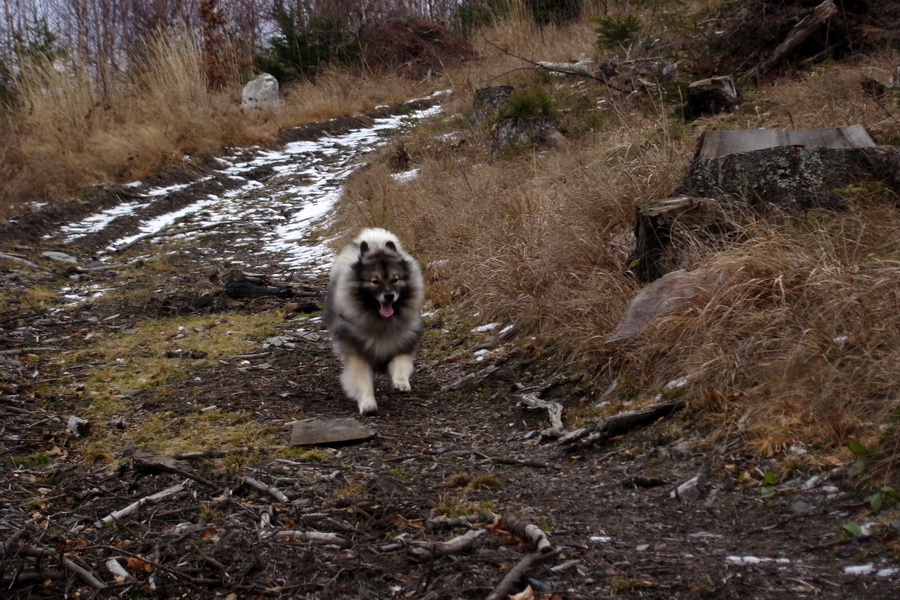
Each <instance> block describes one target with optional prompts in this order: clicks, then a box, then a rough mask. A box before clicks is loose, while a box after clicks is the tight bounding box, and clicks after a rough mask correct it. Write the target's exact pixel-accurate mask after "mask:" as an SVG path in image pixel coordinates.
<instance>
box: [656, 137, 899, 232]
mask: <svg viewBox="0 0 900 600" xmlns="http://www.w3.org/2000/svg"><path fill="white" fill-rule="evenodd" d="M756 135H757V134H750V136H749V138H750V139H755V138H756ZM741 137H744V136H741ZM789 137H791V136H789ZM819 140H821V138H817V140H816V141H819ZM749 143H750V142H747V141H746V140H742V142H741V143H740V144H741V145H744V144H749ZM705 145H706V142H705V141H703V140H701V150H700V152H699V153H698V156H702V155H703V150H702V147H703V146H705ZM865 181H877V182H879V183H880V184H883V185H885V186H887V187H888V188H890V189H892V190H894V191H900V148H896V147H893V146H868V147H832V146H827V145H820V144H819V143H813V144H809V143H807V144H806V145H781V146H777V147H769V148H765V149H760V150H753V151H737V152H734V151H731V152H728V153H727V154H721V153H720V154H719V156H717V157H715V158H697V159H695V160H694V161H693V162H692V163H691V165H690V166H689V167H688V171H687V173H686V174H685V176H684V178H683V179H682V180H681V182H680V183H679V184H678V187H677V188H676V189H675V192H674V194H673V195H684V196H698V197H713V198H717V199H719V200H723V199H726V198H732V199H736V200H738V201H740V202H743V203H746V204H748V205H749V206H752V207H754V208H757V209H763V208H770V207H771V206H773V205H774V206H778V207H780V208H781V209H782V210H784V211H786V212H788V213H793V214H802V213H804V212H806V211H808V210H810V209H813V208H826V209H842V208H845V207H846V199H845V198H843V197H842V196H841V195H840V194H838V193H837V192H836V191H835V190H838V189H841V188H844V187H846V186H847V185H848V184H851V183H860V182H865Z"/></svg>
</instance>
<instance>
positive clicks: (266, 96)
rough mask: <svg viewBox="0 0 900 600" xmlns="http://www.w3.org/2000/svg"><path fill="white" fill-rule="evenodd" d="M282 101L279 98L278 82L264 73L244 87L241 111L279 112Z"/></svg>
mask: <svg viewBox="0 0 900 600" xmlns="http://www.w3.org/2000/svg"><path fill="white" fill-rule="evenodd" d="M279 108H281V99H280V98H279V97H278V80H277V79H275V77H273V76H272V75H269V74H268V73H263V74H262V75H260V76H259V77H257V78H256V79H254V80H253V81H251V82H249V83H248V84H247V85H245V86H244V91H243V94H242V95H241V110H278V109H279Z"/></svg>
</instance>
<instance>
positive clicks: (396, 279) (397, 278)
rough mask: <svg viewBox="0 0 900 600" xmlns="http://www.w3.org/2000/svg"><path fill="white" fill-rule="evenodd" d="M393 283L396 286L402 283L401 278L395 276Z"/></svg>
mask: <svg viewBox="0 0 900 600" xmlns="http://www.w3.org/2000/svg"><path fill="white" fill-rule="evenodd" d="M391 283H394V284H397V283H400V278H399V277H397V276H396V275H394V278H393V279H391Z"/></svg>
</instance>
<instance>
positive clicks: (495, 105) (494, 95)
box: [469, 85, 515, 125]
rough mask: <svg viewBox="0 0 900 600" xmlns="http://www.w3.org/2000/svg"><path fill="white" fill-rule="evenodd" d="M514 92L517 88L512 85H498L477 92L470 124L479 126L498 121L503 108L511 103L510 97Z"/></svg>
mask: <svg viewBox="0 0 900 600" xmlns="http://www.w3.org/2000/svg"><path fill="white" fill-rule="evenodd" d="M514 91H515V88H514V87H513V86H511V85H496V86H491V87H483V88H480V89H477V90H475V99H474V100H473V101H472V114H471V115H469V123H471V124H472V125H478V124H479V123H484V122H485V121H488V120H493V119H496V118H497V116H498V115H499V114H500V111H501V110H502V109H503V107H504V106H506V105H507V104H508V103H509V97H510V96H512V93H513V92H514Z"/></svg>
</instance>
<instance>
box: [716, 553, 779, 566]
mask: <svg viewBox="0 0 900 600" xmlns="http://www.w3.org/2000/svg"><path fill="white" fill-rule="evenodd" d="M725 561H726V562H729V563H731V564H733V565H759V564H762V563H775V564H779V565H789V564H791V560H790V559H789V558H765V557H763V558H760V557H758V556H736V555H731V556H726V557H725Z"/></svg>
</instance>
